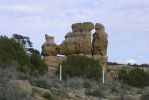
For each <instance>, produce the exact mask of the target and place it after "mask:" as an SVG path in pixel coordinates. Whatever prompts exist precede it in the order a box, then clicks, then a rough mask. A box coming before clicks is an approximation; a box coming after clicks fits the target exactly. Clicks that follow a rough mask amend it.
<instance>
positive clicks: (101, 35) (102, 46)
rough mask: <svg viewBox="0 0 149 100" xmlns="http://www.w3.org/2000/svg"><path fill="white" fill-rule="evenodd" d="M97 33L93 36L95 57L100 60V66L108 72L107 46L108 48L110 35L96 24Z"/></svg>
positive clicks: (101, 26) (100, 25)
mask: <svg viewBox="0 0 149 100" xmlns="http://www.w3.org/2000/svg"><path fill="white" fill-rule="evenodd" d="M95 30H96V32H95V33H94V34H93V41H92V47H93V56H94V58H95V59H99V61H100V64H101V65H102V67H103V68H104V70H105V72H106V71H107V59H108V58H107V46H108V34H107V33H106V32H105V27H104V26H103V25H102V24H100V23H96V25H95Z"/></svg>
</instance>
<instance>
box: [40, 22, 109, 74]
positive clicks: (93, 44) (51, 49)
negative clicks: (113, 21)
mask: <svg viewBox="0 0 149 100" xmlns="http://www.w3.org/2000/svg"><path fill="white" fill-rule="evenodd" d="M71 28H72V32H69V33H67V34H66V36H65V40H64V41H63V42H62V44H61V45H59V46H58V45H56V44H55V43H54V37H52V36H48V35H45V38H46V42H45V43H44V44H43V46H42V55H43V60H44V61H45V63H46V64H47V65H48V66H50V67H49V68H50V72H51V70H52V71H53V70H54V71H55V70H56V69H57V67H56V66H58V64H59V60H58V57H57V56H56V55H57V54H61V55H66V56H67V55H72V54H77V55H86V56H88V57H93V58H94V59H97V60H99V61H100V64H101V65H102V67H103V69H104V70H105V72H106V71H107V46H108V40H107V37H108V35H107V33H106V32H105V28H104V26H103V25H102V24H99V23H96V25H95V30H96V32H95V33H94V34H93V40H92V36H91V30H92V29H94V24H93V23H91V22H84V23H75V24H72V26H71Z"/></svg>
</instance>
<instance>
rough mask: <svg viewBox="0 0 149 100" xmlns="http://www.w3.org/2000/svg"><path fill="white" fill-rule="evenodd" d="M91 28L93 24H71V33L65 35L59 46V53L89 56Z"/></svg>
mask: <svg viewBox="0 0 149 100" xmlns="http://www.w3.org/2000/svg"><path fill="white" fill-rule="evenodd" d="M93 28H94V24H93V23H91V22H85V23H75V24H72V32H69V33H67V34H66V36H65V40H64V41H63V43H62V44H61V45H60V48H59V51H60V52H59V53H60V54H63V55H71V54H88V55H91V54H92V52H91V48H92V45H91V30H92V29H93Z"/></svg>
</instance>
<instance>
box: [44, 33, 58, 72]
mask: <svg viewBox="0 0 149 100" xmlns="http://www.w3.org/2000/svg"><path fill="white" fill-rule="evenodd" d="M45 39H46V42H45V43H44V44H43V45H42V55H43V61H44V62H45V63H46V64H47V65H48V67H49V68H48V70H49V72H50V74H53V73H55V71H56V70H57V67H58V64H59V59H58V57H57V53H58V50H57V48H58V47H57V45H56V44H55V42H54V37H53V36H48V35H47V34H45Z"/></svg>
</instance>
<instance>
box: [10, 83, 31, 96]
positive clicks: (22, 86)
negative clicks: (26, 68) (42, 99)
mask: <svg viewBox="0 0 149 100" xmlns="http://www.w3.org/2000/svg"><path fill="white" fill-rule="evenodd" d="M9 84H11V85H13V86H14V87H15V88H17V89H18V90H20V92H22V93H24V95H26V96H27V97H30V96H31V94H32V87H31V85H30V83H29V81H28V80H10V83H9Z"/></svg>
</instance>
